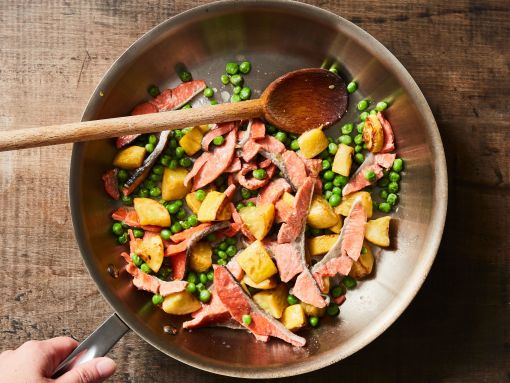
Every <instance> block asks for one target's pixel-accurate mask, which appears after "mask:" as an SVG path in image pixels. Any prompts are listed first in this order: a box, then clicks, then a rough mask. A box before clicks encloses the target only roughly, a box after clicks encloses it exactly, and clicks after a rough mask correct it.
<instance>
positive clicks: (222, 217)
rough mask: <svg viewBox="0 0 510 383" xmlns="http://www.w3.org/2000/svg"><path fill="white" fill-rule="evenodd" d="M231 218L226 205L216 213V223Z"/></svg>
mask: <svg viewBox="0 0 510 383" xmlns="http://www.w3.org/2000/svg"><path fill="white" fill-rule="evenodd" d="M230 218H232V212H231V211H230V206H229V205H228V204H226V203H224V204H223V206H222V207H221V208H220V211H218V215H217V216H216V220H217V221H228V220H229V219H230Z"/></svg>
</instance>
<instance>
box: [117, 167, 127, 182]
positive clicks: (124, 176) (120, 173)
mask: <svg viewBox="0 0 510 383" xmlns="http://www.w3.org/2000/svg"><path fill="white" fill-rule="evenodd" d="M128 178H129V173H128V172H127V170H125V169H120V170H119V171H118V173H117V179H118V180H119V182H121V183H123V182H124V181H126V180H127V179H128Z"/></svg>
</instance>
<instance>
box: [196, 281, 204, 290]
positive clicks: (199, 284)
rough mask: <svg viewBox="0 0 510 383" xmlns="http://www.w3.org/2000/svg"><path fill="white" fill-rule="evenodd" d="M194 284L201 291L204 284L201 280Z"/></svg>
mask: <svg viewBox="0 0 510 383" xmlns="http://www.w3.org/2000/svg"><path fill="white" fill-rule="evenodd" d="M196 286H197V290H198V291H202V290H203V289H205V286H204V284H203V283H202V282H200V283H197V284H196Z"/></svg>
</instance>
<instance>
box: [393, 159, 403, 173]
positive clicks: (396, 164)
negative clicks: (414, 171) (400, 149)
mask: <svg viewBox="0 0 510 383" xmlns="http://www.w3.org/2000/svg"><path fill="white" fill-rule="evenodd" d="M392 167H393V170H394V171H396V172H397V173H400V172H401V171H402V169H404V160H403V159H402V158H397V159H395V161H393V166H392Z"/></svg>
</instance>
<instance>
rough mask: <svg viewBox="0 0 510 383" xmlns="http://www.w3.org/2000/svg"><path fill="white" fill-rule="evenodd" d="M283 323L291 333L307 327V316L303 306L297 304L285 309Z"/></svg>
mask: <svg viewBox="0 0 510 383" xmlns="http://www.w3.org/2000/svg"><path fill="white" fill-rule="evenodd" d="M282 323H283V325H284V326H285V327H287V329H288V330H290V331H297V330H299V329H300V328H302V327H304V326H305V325H306V314H305V310H304V309H303V306H301V304H299V303H298V304H295V305H292V306H289V307H287V308H286V309H285V311H284V312H283V315H282Z"/></svg>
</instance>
